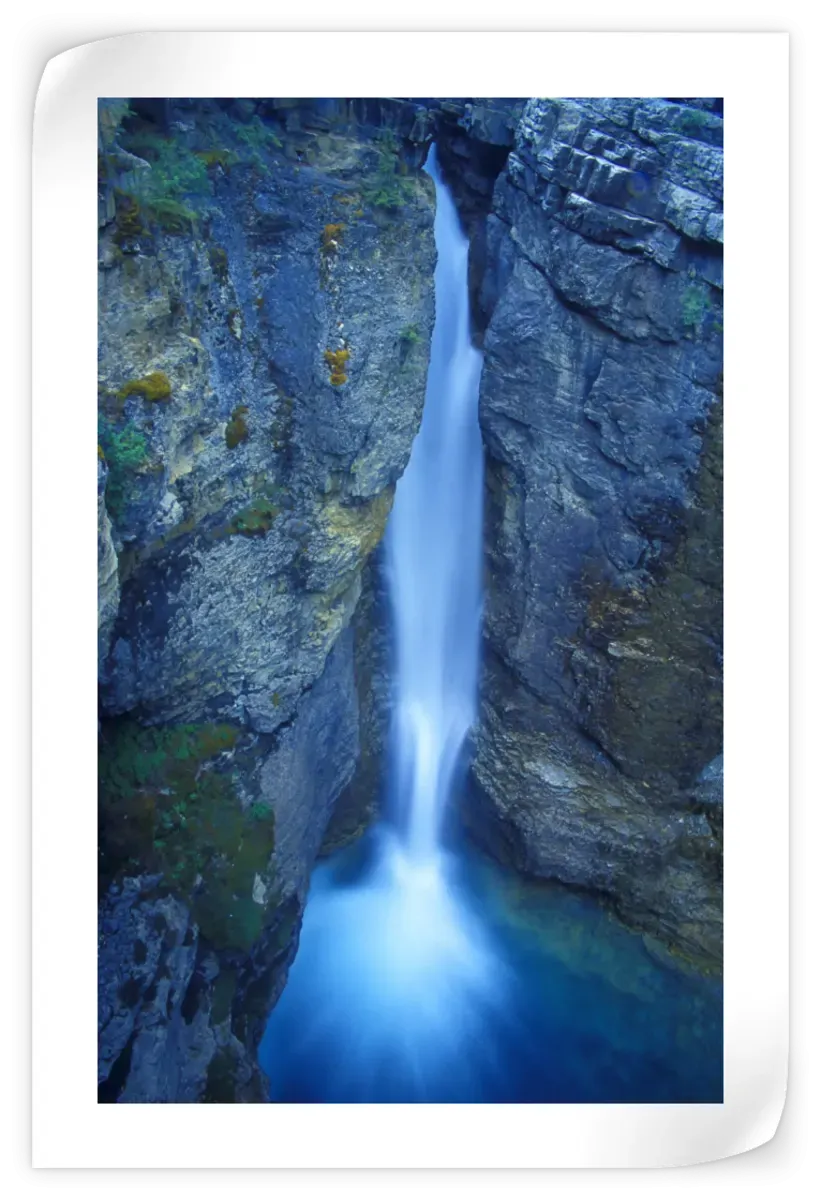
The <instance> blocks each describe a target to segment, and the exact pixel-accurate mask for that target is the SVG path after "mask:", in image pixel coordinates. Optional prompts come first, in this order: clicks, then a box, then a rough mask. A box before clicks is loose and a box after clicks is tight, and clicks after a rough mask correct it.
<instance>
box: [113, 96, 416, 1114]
mask: <svg viewBox="0 0 821 1200" xmlns="http://www.w3.org/2000/svg"><path fill="white" fill-rule="evenodd" d="M416 113H417V110H416V108H415V107H414V106H403V105H396V104H394V105H387V106H386V107H385V109H384V111H383V109H382V107H381V106H380V105H379V104H378V103H376V102H361V103H359V104H351V105H347V104H345V103H343V102H334V103H332V104H331V105H326V104H324V103H323V102H300V101H261V102H252V101H235V102H216V101H213V102H209V101H192V102H176V101H162V102H160V101H156V102H155V101H133V102H132V104H131V108H130V109H129V108H126V106H125V105H124V104H122V103H120V102H116V101H114V102H103V103H102V105H101V114H100V116H101V122H100V188H99V205H100V239H99V269H100V273H99V279H100V288H99V327H100V334H99V396H98V402H99V403H98V408H99V414H100V415H99V443H100V444H99V447H98V497H99V499H98V547H99V630H100V746H101V753H100V869H101V904H100V1014H99V1017H100V1061H99V1079H100V1094H101V1098H103V1099H106V1100H123V1101H129V1100H130V1101H141V1100H142V1101H145V1100H166V1101H180V1100H183V1101H184V1100H202V1099H205V1100H249V1099H251V1100H253V1099H264V1098H265V1095H264V1092H265V1089H264V1081H263V1080H262V1079H261V1077H260V1075H259V1071H258V1069H257V1067H256V1065H255V1048H256V1044H257V1042H258V1040H259V1036H260V1034H261V1031H262V1028H263V1026H264V1020H265V1017H266V1015H267V1013H268V1012H269V1011H270V1008H271V1006H272V1004H273V1002H274V1000H275V998H276V996H277V994H278V992H279V990H281V987H282V986H283V985H284V980H285V972H286V970H287V966H288V963H289V961H290V960H291V958H292V957H293V954H294V953H295V947H296V939H297V934H298V929H299V922H300V919H301V912H302V908H303V906H304V902H305V896H306V892H307V885H308V879H309V874H310V870H311V867H312V865H313V862H314V860H315V858H316V855H317V853H318V852H319V850H320V846H321V845H322V842H323V839H324V838H325V835H326V829H327V827H328V824H329V821H330V818H331V815H332V813H333V812H334V811H335V808H336V804H337V800H338V799H340V798H341V805H342V811H341V815H340V816H339V817H338V819H337V821H336V823H335V825H334V827H333V829H332V831H331V836H332V839H333V841H334V843H335V844H339V842H340V841H343V840H345V839H347V838H350V837H351V836H354V835H355V834H356V833H357V832H360V831H361V828H362V827H363V825H364V824H365V823H366V822H367V820H368V819H369V815H370V812H371V811H372V808H373V802H374V793H375V791H376V787H375V783H376V772H375V769H374V760H375V758H376V757H378V747H377V746H375V745H374V743H375V741H376V740H377V739H378V737H379V730H380V728H381V726H380V725H379V717H378V714H377V713H376V705H375V701H374V700H373V695H372V691H373V683H372V681H373V678H374V671H373V670H372V669H371V667H370V665H369V663H368V662H367V661H365V660H366V659H367V657H368V646H369V643H368V638H367V636H366V631H365V630H364V629H363V627H364V626H365V625H367V621H366V620H365V618H364V616H363V614H364V613H367V612H369V611H370V609H371V607H372V605H373V603H374V591H375V589H374V587H373V585H372V583H370V582H368V580H370V579H371V574H370V573H369V574H368V576H367V579H366V586H365V588H364V589H363V571H365V569H366V566H367V563H368V559H369V556H370V555H371V553H372V551H373V550H374V548H375V547H376V546H377V544H378V543H379V541H380V539H381V537H382V534H383V532H384V528H385V523H386V521H387V518H388V515H389V512H390V509H391V504H392V499H393V489H394V484H395V482H396V479H397V478H398V477H399V475H400V474H401V473H402V471H403V469H404V467H405V464H406V462H407V459H408V457H409V454H410V448H411V444H412V441H413V438H414V436H415V434H416V431H417V428H418V425H419V421H420V419H421V412H422V404H423V400H424V391H425V378H426V371H427V359H428V348H429V343H430V333H431V328H432V323H433V271H434V265H435V249H434V243H433V232H432V227H433V215H434V199H433V186H432V183H431V181H430V180H429V179H428V177H427V176H425V175H423V174H422V173H421V172H420V170H419V167H420V164H421V160H422V157H423V153H424V152H423V150H422V148H421V147H418V146H417V147H415V146H414V144H413V143H411V142H410V141H408V140H407V136H406V135H407V134H409V133H410V132H411V128H412V125H413V123H414V121H415V120H416ZM403 138H404V140H403ZM357 659H359V663H358V664H357ZM360 712H361V713H362V721H363V722H364V723H365V725H366V726H367V730H366V733H367V736H366V738H365V739H364V740H365V741H366V742H367V746H368V754H367V756H366V757H367V771H365V773H364V777H359V776H357V764H358V763H359V761H360V750H361V742H362V740H363V739H362V738H361V736H360Z"/></svg>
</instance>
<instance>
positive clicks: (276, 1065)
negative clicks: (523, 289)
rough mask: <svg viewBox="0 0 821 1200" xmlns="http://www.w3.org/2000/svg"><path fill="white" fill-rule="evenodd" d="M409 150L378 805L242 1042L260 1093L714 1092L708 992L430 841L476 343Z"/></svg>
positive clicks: (452, 736) (473, 635) (466, 710)
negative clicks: (419, 380)
mask: <svg viewBox="0 0 821 1200" xmlns="http://www.w3.org/2000/svg"><path fill="white" fill-rule="evenodd" d="M425 169H426V170H427V171H428V173H429V174H430V175H431V177H432V178H433V181H434V184H435V186H436V204H437V207H436V221H435V235H436V247H437V253H438V258H437V266H436V276H435V291H436V324H435V328H434V332H433V340H432V345H431V358H430V366H429V371H428V386H427V393H426V397H425V410H424V416H423V420H422V426H421V429H420V432H419V435H418V436H417V438H416V441H415V442H414V445H413V452H412V454H411V458H410V462H409V464H408V467H407V470H406V471H405V474H404V475H403V476H402V478H401V479H400V481H399V483H398V485H397V489H396V498H395V503H394V508H393V512H392V514H391V518H390V522H389V525H388V533H387V539H386V542H387V546H386V549H387V566H388V583H389V591H390V598H391V608H392V612H393V628H394V651H395V690H394V723H393V731H392V750H391V753H392V757H391V772H390V774H391V781H390V782H391V789H390V790H391V802H392V803H391V812H390V819H389V820H386V821H385V822H383V823H382V824H381V825H379V826H377V827H376V828H375V829H373V830H371V831H370V833H369V834H368V835H367V836H366V837H365V838H363V839H362V841H361V842H360V843H359V844H358V845H357V846H355V847H353V848H351V849H349V850H347V851H343V852H342V853H341V854H340V855H339V856H336V857H335V858H334V859H331V860H329V861H328V862H326V863H322V864H321V865H320V866H319V867H318V868H317V869H316V870H315V872H314V875H313V877H312V880H311V892H310V897H309V900H308V904H307V907H306V910H305V916H304V920H303V925H302V931H301V935H300V945H299V953H298V955H297V958H296V960H295V962H294V964H293V966H292V968H291V972H290V975H289V979H288V983H287V986H286V988H285V991H284V992H283V994H282V997H281V998H280V1000H279V1003H278V1004H277V1006H276V1008H275V1009H274V1012H273V1014H272V1016H271V1019H270V1021H269V1023H268V1027H267V1030H266V1033H265V1037H264V1039H263V1042H262V1045H261V1047H260V1062H261V1065H262V1067H263V1069H264V1070H265V1072H266V1073H267V1075H268V1077H269V1079H270V1081H271V1099H272V1100H275V1101H291V1102H293V1101H297V1102H299V1101H308V1102H310V1101H337V1102H339V1101H342V1102H344V1101H407V1100H420V1101H426V1100H428V1101H523V1100H529V1101H564V1102H567V1101H607V1100H611V1101H622V1102H624V1101H631V1100H633V1101H652V1100H665V1099H678V1100H681V1099H693V1100H696V1099H698V1100H710V1099H713V1100H715V1099H719V1098H720V1094H721V1083H720V1062H721V1054H720V1049H719V1050H716V1046H712V1045H711V1049H710V1051H709V1053H707V1054H706V1056H705V1055H704V1053H703V1051H704V1050H705V1042H706V1041H709V1039H713V1041H714V1042H716V1043H717V1045H718V1046H719V1047H720V1036H721V1035H720V1001H719V1002H718V1004H717V1002H716V995H714V994H712V993H710V992H709V991H708V992H700V991H699V989H698V988H697V987H696V985H695V984H694V985H692V986H690V985H688V984H684V983H682V982H681V981H679V980H672V977H671V976H670V974H669V973H668V972H665V971H664V970H663V969H661V968H660V967H658V966H657V965H656V964H653V963H651V961H650V960H649V958H648V956H647V954H646V952H645V950H644V947H643V944H642V942H641V940H640V938H638V937H636V936H635V935H633V934H630V933H629V932H628V931H627V930H624V929H621V928H620V927H618V926H616V925H615V924H614V923H613V922H612V921H611V920H610V918H609V917H608V916H607V914H606V913H604V912H603V910H602V909H601V908H600V907H598V906H597V905H596V903H595V902H594V901H592V900H586V899H583V898H580V897H576V896H572V895H571V894H570V893H567V892H563V891H562V890H561V889H558V890H556V889H552V890H551V889H549V888H545V887H544V886H542V887H541V888H538V887H537V888H535V889H534V888H531V889H528V888H527V885H525V884H524V883H523V882H521V881H519V880H518V879H517V878H516V877H515V876H511V875H509V874H505V873H503V872H501V871H500V869H499V868H497V867H493V866H491V865H490V864H488V863H487V862H483V861H481V860H477V859H476V857H475V856H471V854H470V853H469V852H468V851H467V848H464V847H463V849H462V852H461V853H460V854H459V855H458V856H457V855H455V854H454V853H453V852H452V851H451V850H449V849H448V848H447V847H446V845H445V843H444V839H443V832H442V825H443V815H444V813H445V811H446V808H447V805H448V800H449V799H450V797H451V795H452V793H453V791H454V790H455V788H456V787H459V786H461V784H462V780H461V779H460V774H459V768H460V765H463V764H464V748H465V742H466V738H467V734H468V731H469V730H470V727H471V725H472V724H473V721H474V719H475V715H476V697H477V684H478V663H479V634H480V630H479V623H480V611H481V586H480V580H481V522H482V495H481V492H482V444H481V437H480V431H479V425H478V414H477V408H478V391H479V377H480V373H481V366H482V356H481V354H480V353H479V351H478V350H476V349H475V348H474V347H473V346H472V344H471V340H470V329H469V312H468V284H467V255H468V242H467V238H466V237H465V235H464V234H463V232H462V230H461V228H460V225H459V219H458V216H457V212H456V208H455V205H454V203H453V200H452V198H451V197H450V195H449V193H448V191H447V188H446V187H445V185H444V183H443V182H442V178H441V175H440V173H439V168H438V166H437V163H436V156H435V150H434V151H432V152H431V154H430V156H429V159H428V163H427V165H426V167H425ZM648 1006H651V1007H650V1008H648ZM694 1011H695V1012H697V1013H698V1018H697V1021H696V1022H695V1023H694V1018H693V1013H694ZM694 1031H695V1032H694ZM696 1035H697V1036H696ZM698 1039H701V1041H699V1040H698ZM702 1063H707V1064H716V1063H717V1064H719V1068H718V1074H717V1075H716V1073H715V1071H712V1072H711V1070H709V1069H708V1070H705V1068H704V1066H702V1065H701V1064H702Z"/></svg>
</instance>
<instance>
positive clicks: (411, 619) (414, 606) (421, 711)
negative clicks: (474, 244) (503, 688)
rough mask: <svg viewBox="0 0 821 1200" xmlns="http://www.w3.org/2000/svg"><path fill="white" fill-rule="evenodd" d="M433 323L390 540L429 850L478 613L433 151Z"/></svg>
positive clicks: (402, 697)
mask: <svg viewBox="0 0 821 1200" xmlns="http://www.w3.org/2000/svg"><path fill="white" fill-rule="evenodd" d="M425 169H426V170H427V171H428V173H429V174H430V175H431V177H432V178H433V181H434V183H435V185H436V221H435V230H434V232H435V236H436V250H437V256H438V257H437V264H436V274H435V290H436V324H435V327H434V331H433V340H432V343H431V357H430V366H429V368H428V383H427V393H426V396H425V411H424V416H423V419H422V427H421V429H420V432H419V435H418V437H417V438H416V441H415V442H414V445H413V452H412V454H411V458H410V462H409V464H408V467H407V470H406V471H405V474H404V475H403V476H402V478H401V479H400V481H399V483H398V484H397V488H396V500H395V503H394V508H393V512H392V514H391V519H390V522H389V525H388V533H387V550H388V572H389V576H388V578H389V586H390V596H391V605H392V609H393V614H394V630H395V645H396V663H397V678H396V719H395V729H394V741H395V747H396V755H397V758H396V763H397V780H396V783H397V792H398V795H399V797H400V798H402V799H403V800H404V801H405V805H403V807H406V825H405V846H406V851H407V854H408V856H409V857H411V858H413V859H414V860H415V861H416V862H417V863H420V864H424V863H429V862H430V860H431V859H432V858H433V857H434V856H435V855H436V853H437V847H438V842H439V832H440V824H441V817H442V812H443V810H444V808H445V805H446V804H447V801H448V798H449V795H450V790H451V786H452V783H453V776H454V770H455V767H456V765H457V762H458V760H459V756H460V752H461V750H462V747H463V745H464V742H465V738H466V736H467V733H468V731H469V729H470V727H471V725H472V724H473V722H474V720H475V716H476V692H477V683H478V662H479V633H480V629H479V623H480V615H481V540H482V440H481V435H480V432H479V419H478V395H479V376H480V373H481V369H482V356H481V354H480V352H479V351H478V350H477V349H476V348H475V347H474V346H473V345H472V343H471V340H470V316H469V310H468V282H467V273H468V239H467V237H466V236H465V234H464V233H463V232H462V229H461V227H460V225H459V217H458V214H457V211H456V206H455V204H454V202H453V200H452V198H451V196H450V194H449V192H448V190H447V188H446V187H445V185H444V184H443V182H442V179H441V176H440V173H439V168H438V165H437V163H436V158H435V150H432V151H431V154H430V157H429V159H428V163H427V165H426V167H425Z"/></svg>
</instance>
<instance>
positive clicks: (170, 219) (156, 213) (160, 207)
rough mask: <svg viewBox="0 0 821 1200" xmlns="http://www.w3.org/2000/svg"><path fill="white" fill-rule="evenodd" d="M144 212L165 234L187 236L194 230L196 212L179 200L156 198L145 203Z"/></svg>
mask: <svg viewBox="0 0 821 1200" xmlns="http://www.w3.org/2000/svg"><path fill="white" fill-rule="evenodd" d="M145 212H146V215H147V216H148V218H149V219H153V220H154V221H155V222H156V223H157V224H158V225H159V226H160V228H161V229H162V230H163V231H164V232H165V233H174V234H183V233H186V234H187V233H193V232H194V229H195V228H196V224H197V214H196V212H195V211H194V209H193V208H190V207H189V206H188V205H187V204H183V203H182V202H181V201H179V200H172V199H169V198H163V197H158V198H157V199H156V200H150V201H148V202H146V204H145Z"/></svg>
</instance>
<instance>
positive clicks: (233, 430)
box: [225, 404, 249, 450]
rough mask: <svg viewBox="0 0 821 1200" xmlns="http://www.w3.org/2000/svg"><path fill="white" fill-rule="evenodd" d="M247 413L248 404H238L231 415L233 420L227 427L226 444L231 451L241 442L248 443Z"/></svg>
mask: <svg viewBox="0 0 821 1200" xmlns="http://www.w3.org/2000/svg"><path fill="white" fill-rule="evenodd" d="M247 413H248V405H247V404H238V405H237V407H236V408H235V409H234V411H233V412H232V413H231V420H230V421H229V422H228V424H227V425H226V427H225V444H226V446H227V447H228V449H229V450H235V449H236V447H237V446H238V445H239V444H240V442H247V441H248V437H249V433H248V424H247V422H246V420H245V417H246V415H247Z"/></svg>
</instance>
